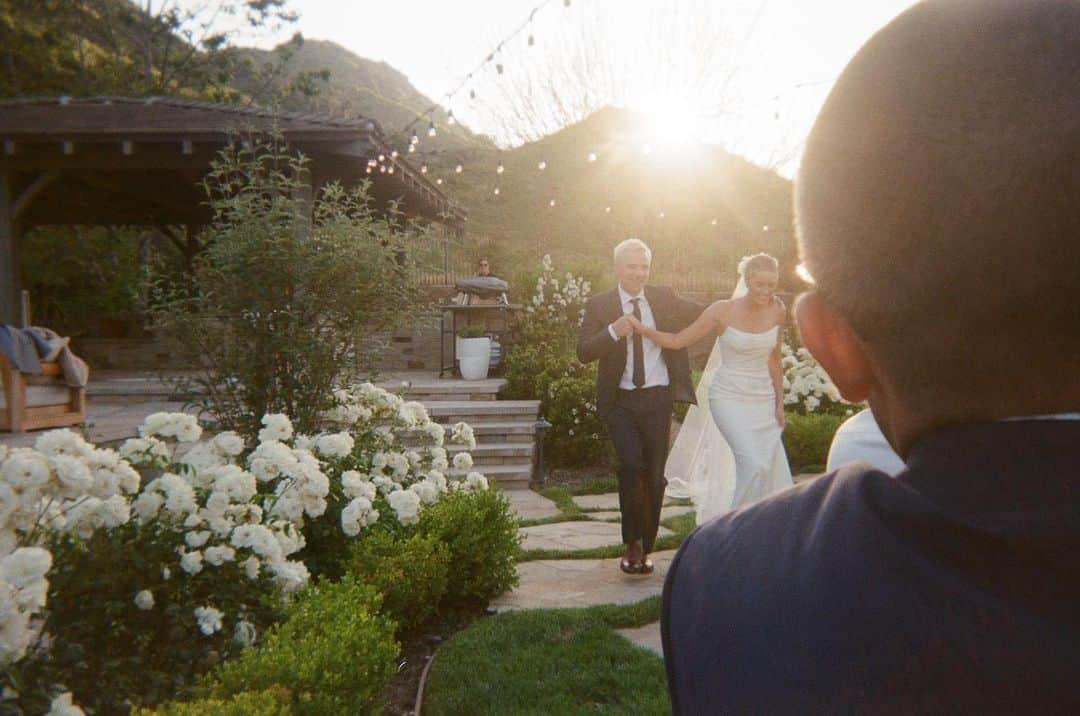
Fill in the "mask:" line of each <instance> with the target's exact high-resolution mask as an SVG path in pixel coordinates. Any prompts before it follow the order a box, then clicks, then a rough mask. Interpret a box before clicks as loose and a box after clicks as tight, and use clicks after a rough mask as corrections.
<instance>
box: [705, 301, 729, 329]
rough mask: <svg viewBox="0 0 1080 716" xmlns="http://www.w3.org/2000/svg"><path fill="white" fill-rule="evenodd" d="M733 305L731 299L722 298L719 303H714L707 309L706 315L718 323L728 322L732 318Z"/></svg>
mask: <svg viewBox="0 0 1080 716" xmlns="http://www.w3.org/2000/svg"><path fill="white" fill-rule="evenodd" d="M731 310H732V304H731V300H730V299H726V298H722V299H720V300H719V301H713V302H712V303H711V304H709V307H708V308H706V309H705V311H706V313H708V314H709V316H710V317H711V318H712V319H713V321H716V322H721V323H723V322H726V321H727V319H728V318H729V317H730V316H731Z"/></svg>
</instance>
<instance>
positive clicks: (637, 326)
mask: <svg viewBox="0 0 1080 716" xmlns="http://www.w3.org/2000/svg"><path fill="white" fill-rule="evenodd" d="M644 328H645V327H644V326H643V325H642V323H641V321H639V320H638V319H636V318H634V316H633V314H630V313H627V314H625V315H623V316H621V317H620V318H618V319H617V320H616V321H615V322H614V323H612V324H611V330H613V331H615V335H617V336H618V337H619V338H626V337H627V336H628V335H630V334H631V333H634V332H637V333H642V334H644V332H645V331H644Z"/></svg>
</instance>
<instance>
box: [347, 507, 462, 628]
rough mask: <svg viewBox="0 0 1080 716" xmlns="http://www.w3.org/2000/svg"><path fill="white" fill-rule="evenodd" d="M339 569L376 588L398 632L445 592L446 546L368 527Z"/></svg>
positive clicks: (420, 619)
mask: <svg viewBox="0 0 1080 716" xmlns="http://www.w3.org/2000/svg"><path fill="white" fill-rule="evenodd" d="M450 499H452V498H450ZM345 571H346V573H348V574H351V575H353V576H354V577H356V579H357V580H358V581H360V582H363V583H365V584H370V585H372V586H374V587H375V588H376V589H377V590H379V592H380V593H381V594H382V595H383V610H382V611H383V613H384V614H386V615H387V616H389V617H390V618H392V619H393V620H394V621H396V622H397V623H398V630H399V631H400V632H405V631H410V630H412V629H415V628H416V627H419V626H421V625H422V624H424V623H425V622H426V621H428V620H429V619H430V618H431V617H432V616H434V615H435V612H436V610H437V609H438V606H439V602H440V601H442V599H443V597H444V596H445V595H446V587H447V579H448V577H449V573H450V548H449V547H448V546H447V545H446V544H445V543H443V542H441V541H439V539H438V538H437V537H435V536H434V535H422V534H413V535H411V536H409V537H407V538H405V537H400V536H395V535H393V534H391V533H390V532H387V531H386V530H384V529H380V528H378V527H373V528H372V529H370V530H368V531H367V532H366V533H365V534H364V535H363V537H361V538H360V539H359V540H357V541H356V542H355V543H353V545H352V547H351V550H350V555H349V557H348V559H347V560H346V563H345Z"/></svg>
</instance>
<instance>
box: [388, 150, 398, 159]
mask: <svg viewBox="0 0 1080 716" xmlns="http://www.w3.org/2000/svg"><path fill="white" fill-rule="evenodd" d="M390 158H391V159H397V158H398V153H397V150H396V149H395V150H394V151H392V152H390Z"/></svg>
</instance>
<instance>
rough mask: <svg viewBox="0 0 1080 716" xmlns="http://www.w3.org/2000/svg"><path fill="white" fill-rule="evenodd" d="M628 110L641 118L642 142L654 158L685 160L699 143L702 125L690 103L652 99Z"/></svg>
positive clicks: (634, 105) (668, 99) (658, 98)
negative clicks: (667, 156) (678, 157)
mask: <svg viewBox="0 0 1080 716" xmlns="http://www.w3.org/2000/svg"><path fill="white" fill-rule="evenodd" d="M630 109H632V110H634V111H635V112H637V113H638V115H639V116H640V117H641V125H642V126H641V134H642V140H643V141H644V142H645V143H647V144H648V145H649V147H650V148H651V150H652V153H654V154H657V155H659V156H664V155H683V156H685V155H689V154H692V153H693V150H694V149H695V147H697V146H698V145H700V144H701V143H702V136H703V132H704V126H705V122H704V120H703V118H702V116H701V112H700V111H699V110H697V109H696V108H695V107H694V106H693V104H692V103H690V102H687V101H682V100H676V99H672V98H670V97H656V98H652V99H649V100H648V101H641V102H635V103H634V104H632V105H631V107H630Z"/></svg>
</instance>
